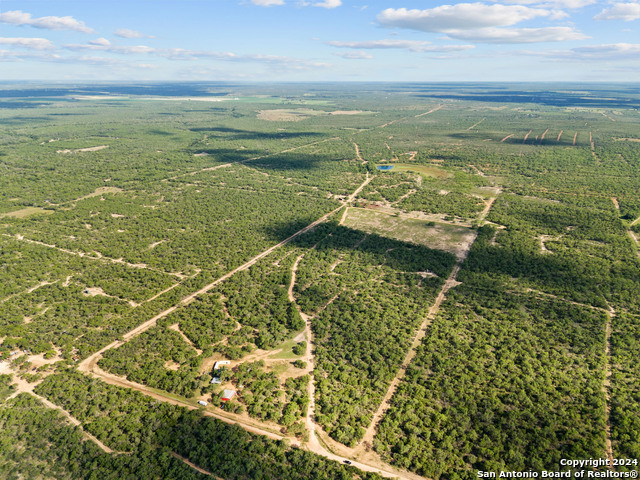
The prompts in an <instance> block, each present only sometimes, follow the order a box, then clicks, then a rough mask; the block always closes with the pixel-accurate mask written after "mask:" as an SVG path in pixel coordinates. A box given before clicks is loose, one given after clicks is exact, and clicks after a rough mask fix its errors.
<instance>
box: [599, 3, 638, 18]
mask: <svg viewBox="0 0 640 480" xmlns="http://www.w3.org/2000/svg"><path fill="white" fill-rule="evenodd" d="M593 18H594V19H595V20H624V21H625V22H630V21H632V20H638V19H639V18H640V3H614V4H613V6H612V7H611V8H605V9H604V10H602V12H600V13H599V14H598V15H596V16H595V17H593Z"/></svg>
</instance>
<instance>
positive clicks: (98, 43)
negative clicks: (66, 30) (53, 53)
mask: <svg viewBox="0 0 640 480" xmlns="http://www.w3.org/2000/svg"><path fill="white" fill-rule="evenodd" d="M63 47H64V48H66V49H67V50H74V51H82V50H94V51H101V52H111V53H120V54H123V55H131V54H134V55H135V54H148V53H156V52H158V50H157V49H155V48H153V47H148V46H146V45H134V46H125V47H122V46H119V45H112V44H111V42H109V41H108V40H106V39H104V38H99V39H98V40H93V41H91V42H89V43H88V44H68V45H63Z"/></svg>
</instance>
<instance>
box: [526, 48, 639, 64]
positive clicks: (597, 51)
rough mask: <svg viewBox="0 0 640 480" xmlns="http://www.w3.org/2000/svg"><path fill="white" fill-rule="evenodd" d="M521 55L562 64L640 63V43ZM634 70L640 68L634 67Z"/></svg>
mask: <svg viewBox="0 0 640 480" xmlns="http://www.w3.org/2000/svg"><path fill="white" fill-rule="evenodd" d="M519 54H520V55H530V56H535V57H545V58H548V59H552V60H556V61H562V62H587V61H593V62H599V63H603V62H604V63H608V62H616V61H617V62H620V61H622V62H626V63H627V64H628V63H629V62H632V63H633V62H635V63H639V62H640V43H611V44H603V45H586V46H584V47H576V48H572V49H570V50H552V51H543V52H540V51H522V52H519ZM632 68H638V67H637V66H634V67H632Z"/></svg>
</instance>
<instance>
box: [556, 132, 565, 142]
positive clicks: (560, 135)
mask: <svg viewBox="0 0 640 480" xmlns="http://www.w3.org/2000/svg"><path fill="white" fill-rule="evenodd" d="M562 132H564V130H560V133H559V134H558V138H557V139H556V142H559V141H560V138H561V137H562Z"/></svg>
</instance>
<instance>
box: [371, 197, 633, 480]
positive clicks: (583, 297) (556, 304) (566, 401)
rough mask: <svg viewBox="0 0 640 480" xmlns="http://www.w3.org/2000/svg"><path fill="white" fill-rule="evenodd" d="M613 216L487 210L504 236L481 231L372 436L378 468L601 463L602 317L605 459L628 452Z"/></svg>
mask: <svg viewBox="0 0 640 480" xmlns="http://www.w3.org/2000/svg"><path fill="white" fill-rule="evenodd" d="M618 215H619V214H618V212H616V211H615V210H614V209H613V206H612V204H611V202H610V200H609V203H608V204H606V203H602V202H599V201H597V200H594V201H591V200H589V199H583V200H582V202H581V204H578V203H577V202H576V201H575V199H574V198H571V199H570V200H569V201H567V202H563V201H559V199H558V198H557V196H555V195H554V198H551V199H549V198H528V197H521V196H518V195H512V194H504V195H502V196H501V197H500V198H499V199H498V201H497V202H496V204H495V205H494V208H493V209H492V211H491V213H490V216H489V220H491V221H492V222H495V223H496V224H499V225H502V226H504V227H505V228H503V229H497V228H496V227H495V226H492V225H486V226H483V227H481V228H480V229H479V231H478V237H477V239H476V242H475V243H474V245H473V247H472V249H471V252H470V255H469V257H468V259H467V260H466V262H465V264H464V265H463V268H462V270H461V271H460V273H459V275H458V280H459V281H461V282H462V285H460V286H458V287H456V288H455V289H453V290H451V291H450V292H449V294H448V297H449V298H448V299H447V301H446V302H445V304H444V305H443V307H442V310H441V314H440V315H439V317H438V318H437V319H436V320H435V321H434V323H433V325H432V327H431V328H430V330H429V332H428V334H427V336H426V337H425V340H424V342H423V345H422V346H421V348H420V350H419V352H418V355H417V357H416V359H415V361H414V362H413V363H412V365H410V367H409V369H408V371H407V376H406V377H405V380H404V381H403V382H402V383H401V385H400V387H399V389H398V392H397V394H396V395H395V396H394V398H393V401H392V407H391V409H390V410H389V411H388V413H387V415H386V416H385V417H384V419H383V421H382V423H381V425H380V428H379V433H378V435H377V437H376V441H375V448H376V449H377V451H378V452H379V453H380V454H381V455H382V456H383V457H385V458H387V459H389V460H390V461H392V462H394V463H396V464H398V465H399V466H402V467H405V468H409V469H411V470H413V471H416V472H418V473H420V474H422V475H425V476H429V477H432V478H440V477H442V478H473V477H475V474H474V470H484V471H487V470H516V471H519V470H520V471H523V470H528V469H533V470H542V469H549V468H551V467H553V468H557V466H558V465H559V463H558V461H559V459H560V458H589V457H593V458H597V457H602V456H604V455H605V398H604V394H603V393H602V391H603V382H604V378H605V365H606V364H607V359H606V358H605V357H606V355H605V343H606V342H605V325H606V323H607V321H608V318H607V316H608V314H607V311H608V310H609V307H610V306H611V307H613V308H614V309H615V311H616V312H618V313H616V314H615V315H614V316H613V318H612V319H611V322H612V326H613V334H612V339H611V341H612V358H611V359H609V360H608V361H609V362H610V363H611V364H612V365H614V374H613V377H612V378H611V387H610V388H611V417H610V420H611V424H612V425H611V429H612V439H613V448H614V456H615V457H619V456H633V455H637V454H638V441H637V435H634V432H637V431H638V427H639V424H638V422H637V421H636V420H635V417H636V416H637V415H635V413H636V412H637V410H638V408H637V406H638V400H637V399H638V389H637V388H636V385H637V384H638V382H637V378H638V372H636V367H635V366H634V365H635V363H633V361H632V360H631V359H632V358H634V355H635V354H634V352H635V351H636V350H637V348H636V344H637V341H636V340H635V337H636V336H637V323H638V322H637V318H636V317H637V312H638V303H637V302H638V300H637V298H638V293H639V292H638V288H640V285H639V284H638V278H640V261H638V258H637V254H636V249H635V247H634V246H633V245H632V244H631V242H630V240H629V237H628V235H627V234H626V231H625V225H624V224H623V223H622V221H621V220H620V218H619V217H618ZM541 239H543V241H544V244H545V250H546V251H543V250H542V247H541V241H542V240H541ZM572 302H578V303H579V304H584V305H579V304H574V303H572ZM592 307H596V308H592ZM636 363H637V362H636ZM633 458H635V457H633ZM634 468H635V467H634Z"/></svg>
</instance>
